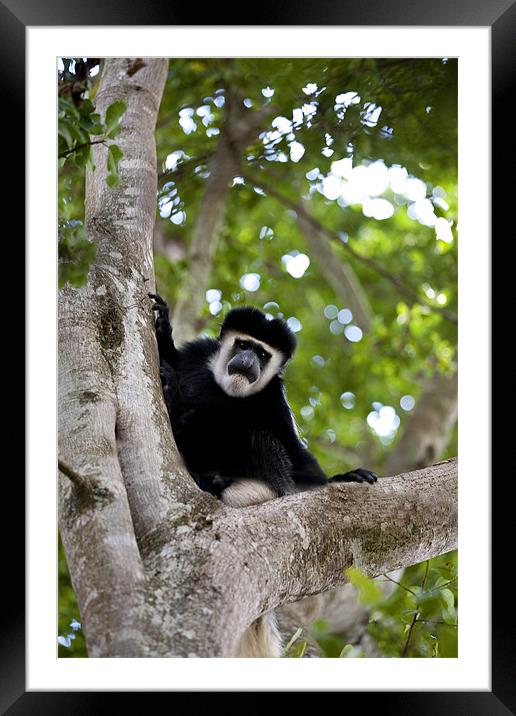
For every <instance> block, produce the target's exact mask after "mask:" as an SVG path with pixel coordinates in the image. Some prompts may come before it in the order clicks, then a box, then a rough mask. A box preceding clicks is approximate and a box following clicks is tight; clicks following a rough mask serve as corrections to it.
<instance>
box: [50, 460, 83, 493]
mask: <svg viewBox="0 0 516 716" xmlns="http://www.w3.org/2000/svg"><path fill="white" fill-rule="evenodd" d="M57 467H58V468H59V472H62V473H63V475H66V477H67V478H68V479H69V480H70V481H71V482H72V483H73V485H74V487H76V488H77V489H81V490H84V489H87V488H88V481H87V480H86V479H85V478H84V477H83V476H82V475H80V474H79V473H78V472H76V471H75V470H73V469H72V468H71V467H70V466H69V465H67V464H66V463H64V462H63V461H62V460H60V459H58V461H57Z"/></svg>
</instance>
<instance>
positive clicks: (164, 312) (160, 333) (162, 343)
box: [148, 293, 177, 368]
mask: <svg viewBox="0 0 516 716" xmlns="http://www.w3.org/2000/svg"><path fill="white" fill-rule="evenodd" d="M148 296H149V298H152V300H153V301H154V304H153V306H152V310H153V311H156V313H157V315H156V340H157V341H158V350H159V357H160V361H164V362H165V363H168V364H169V365H170V366H172V367H173V368H175V366H176V363H177V348H176V347H175V345H174V340H173V338H172V325H171V323H170V315H169V308H168V304H167V302H166V301H165V300H164V299H163V298H161V296H159V295H158V294H157V293H149V294H148Z"/></svg>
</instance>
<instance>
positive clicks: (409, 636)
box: [401, 559, 430, 658]
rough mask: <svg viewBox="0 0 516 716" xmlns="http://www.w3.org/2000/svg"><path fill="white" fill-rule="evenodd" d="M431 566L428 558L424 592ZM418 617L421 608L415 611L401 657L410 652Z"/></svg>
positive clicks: (422, 587) (423, 585) (423, 586)
mask: <svg viewBox="0 0 516 716" xmlns="http://www.w3.org/2000/svg"><path fill="white" fill-rule="evenodd" d="M429 568H430V560H429V559H427V560H426V564H425V576H424V577H423V584H422V585H421V591H422V592H424V591H425V587H426V579H427V577H428V570H429ZM418 617H419V610H418V611H416V612H414V616H413V617H412V622H411V624H410V629H409V633H408V635H407V641H406V642H405V646H404V647H403V651H402V652H401V657H402V658H403V657H405V656H407V652H408V648H409V644H410V638H411V637H412V631H413V630H414V627H415V625H416V622H417V620H418Z"/></svg>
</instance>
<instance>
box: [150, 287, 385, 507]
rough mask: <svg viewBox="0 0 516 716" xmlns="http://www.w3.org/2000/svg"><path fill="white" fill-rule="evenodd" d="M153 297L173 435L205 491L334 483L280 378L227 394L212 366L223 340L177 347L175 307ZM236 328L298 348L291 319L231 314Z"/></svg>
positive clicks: (359, 475) (361, 473) (351, 477)
mask: <svg viewBox="0 0 516 716" xmlns="http://www.w3.org/2000/svg"><path fill="white" fill-rule="evenodd" d="M149 296H150V297H151V298H153V299H154V301H155V303H154V306H153V308H154V310H156V311H157V318H156V337H157V341H158V348H159V353H160V373H161V379H162V384H163V391H164V395H165V400H166V404H167V409H168V413H169V415H170V421H171V425H172V430H173V433H174V437H175V440H176V443H177V446H178V449H179V451H180V453H181V454H182V456H183V458H184V460H185V463H186V466H187V468H188V470H189V471H190V473H191V474H192V476H193V477H194V479H195V480H196V482H197V484H198V485H199V487H201V489H203V490H206V491H208V492H211V493H213V494H216V495H218V496H220V493H221V492H222V490H224V488H225V487H227V486H228V485H229V484H231V482H232V481H234V480H236V479H242V478H254V479H261V480H263V481H265V482H266V483H267V484H269V485H270V486H271V487H272V488H273V489H274V490H275V492H276V493H277V494H278V495H285V494H288V493H291V492H295V491H297V490H300V489H309V488H310V487H314V486H318V485H324V484H326V483H327V482H328V477H327V476H326V475H325V473H324V472H323V470H322V469H321V467H320V466H319V464H318V462H317V460H316V459H315V457H314V456H313V455H311V453H310V452H309V451H308V450H307V449H306V448H305V447H304V445H303V444H302V443H301V441H300V439H299V438H298V436H297V434H296V431H295V428H294V423H293V420H292V415H291V412H290V408H289V406H288V403H287V400H286V396H285V390H284V387H283V383H282V380H281V378H280V377H279V375H275V376H274V377H273V378H272V379H271V380H270V381H269V383H267V385H266V386H265V387H264V388H263V389H262V390H261V391H259V392H257V393H255V394H252V395H249V396H247V397H243V398H242V397H231V396H229V395H227V394H226V393H225V392H224V391H223V390H222V388H221V387H220V386H219V385H218V384H217V383H216V382H215V380H214V377H213V373H212V370H211V368H210V366H209V361H210V358H213V357H214V356H215V355H216V353H217V351H218V350H219V347H220V339H219V340H214V339H210V338H200V339H197V340H195V341H192V342H190V343H187V344H186V345H185V346H183V347H182V348H180V349H176V347H175V346H174V342H173V340H172V327H171V325H170V320H169V311H168V306H167V305H166V303H165V302H164V301H163V299H161V298H160V297H159V296H158V295H157V294H149ZM229 329H232V330H237V331H239V332H242V333H246V334H247V335H250V336H252V337H254V338H256V339H257V340H261V341H264V342H266V343H268V344H270V345H272V346H273V347H275V348H277V349H278V350H281V352H282V353H283V354H284V356H285V361H286V360H287V359H288V358H289V357H290V356H291V355H292V353H293V351H294V348H295V339H294V336H293V335H292V334H291V332H290V330H289V329H288V326H287V325H286V324H285V323H284V322H283V321H278V320H273V321H268V320H267V319H266V318H265V316H264V314H263V313H261V311H259V310H258V309H254V308H253V309H249V308H238V309H233V310H232V311H230V313H228V315H227V316H226V319H225V320H224V322H223V324H222V330H221V337H223V335H224V333H225V332H226V331H227V330H229ZM268 329H269V331H270V332H268ZM334 479H336V480H340V481H345V482H364V481H367V482H371V483H372V482H374V481H375V480H376V475H375V474H374V473H372V472H370V471H368V470H362V469H359V470H356V471H354V472H349V473H345V474H343V475H337V476H335V477H334Z"/></svg>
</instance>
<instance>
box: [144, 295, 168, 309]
mask: <svg viewBox="0 0 516 716" xmlns="http://www.w3.org/2000/svg"><path fill="white" fill-rule="evenodd" d="M147 296H148V297H149V298H152V300H153V301H154V302H155V303H154V305H153V307H152V310H153V311H165V312H166V313H168V304H167V302H166V301H165V300H164V299H163V298H161V296H160V295H159V294H158V293H148V294H147Z"/></svg>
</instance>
